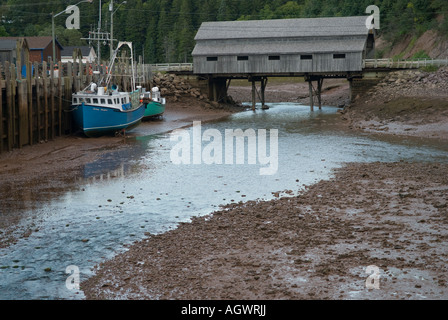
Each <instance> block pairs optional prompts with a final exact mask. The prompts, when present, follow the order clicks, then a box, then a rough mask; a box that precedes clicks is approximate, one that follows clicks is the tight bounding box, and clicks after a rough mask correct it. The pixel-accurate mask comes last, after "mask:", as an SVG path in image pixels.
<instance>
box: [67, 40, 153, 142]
mask: <svg viewBox="0 0 448 320" xmlns="http://www.w3.org/2000/svg"><path fill="white" fill-rule="evenodd" d="M123 45H127V46H129V48H130V49H131V58H130V60H131V63H132V78H131V81H132V91H131V92H120V91H119V90H118V87H117V86H116V85H112V86H111V87H110V88H109V84H110V82H111V79H112V75H113V65H114V62H115V58H116V57H117V53H118V50H119V49H120V47H121V46H123ZM132 57H133V53H132V43H131V42H122V41H120V42H119V43H118V46H117V49H116V50H115V51H114V55H113V57H112V59H111V62H110V65H109V68H108V70H109V73H108V74H107V78H106V80H105V81H104V85H103V80H102V79H101V80H99V81H98V84H97V83H91V84H90V85H89V86H88V87H87V88H85V89H84V90H82V91H79V92H76V93H74V94H73V95H72V109H71V110H72V112H73V118H74V121H75V123H76V125H77V127H78V128H80V129H81V130H82V131H83V132H84V134H85V135H86V136H88V137H93V136H99V135H106V134H114V133H117V132H119V131H123V130H130V129H132V128H134V127H135V126H137V125H138V124H139V123H140V122H141V120H142V118H143V116H144V113H145V104H143V103H142V102H140V95H141V93H142V91H144V89H141V88H138V89H135V76H134V65H133V59H132Z"/></svg>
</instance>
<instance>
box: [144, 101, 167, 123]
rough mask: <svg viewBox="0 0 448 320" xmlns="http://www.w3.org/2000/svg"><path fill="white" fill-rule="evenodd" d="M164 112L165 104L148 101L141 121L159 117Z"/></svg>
mask: <svg viewBox="0 0 448 320" xmlns="http://www.w3.org/2000/svg"><path fill="white" fill-rule="evenodd" d="M164 112H165V104H162V103H160V102H157V101H150V102H149V103H148V104H146V107H145V114H144V115H143V120H147V119H151V118H153V117H158V116H161V115H162V114H163V113H164Z"/></svg>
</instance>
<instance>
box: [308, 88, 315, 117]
mask: <svg viewBox="0 0 448 320" xmlns="http://www.w3.org/2000/svg"><path fill="white" fill-rule="evenodd" d="M308 88H309V91H310V110H311V111H314V99H313V82H312V81H311V80H308Z"/></svg>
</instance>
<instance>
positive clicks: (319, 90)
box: [317, 78, 324, 110]
mask: <svg viewBox="0 0 448 320" xmlns="http://www.w3.org/2000/svg"><path fill="white" fill-rule="evenodd" d="M323 83H324V78H319V79H317V100H318V103H319V110H321V109H322V84H323Z"/></svg>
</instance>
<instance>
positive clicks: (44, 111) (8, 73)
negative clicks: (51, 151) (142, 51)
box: [0, 61, 149, 153]
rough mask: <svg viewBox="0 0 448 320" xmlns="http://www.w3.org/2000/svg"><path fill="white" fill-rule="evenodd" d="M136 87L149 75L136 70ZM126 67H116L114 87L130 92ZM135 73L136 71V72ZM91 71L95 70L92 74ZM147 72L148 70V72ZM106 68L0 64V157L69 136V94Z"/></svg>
mask: <svg viewBox="0 0 448 320" xmlns="http://www.w3.org/2000/svg"><path fill="white" fill-rule="evenodd" d="M140 67H141V68H140V70H141V73H140V81H139V83H138V84H139V85H142V86H146V83H145V82H149V74H148V76H144V75H145V70H144V66H143V65H142V66H140ZM125 68H128V66H126V65H123V66H121V67H120V66H116V69H114V74H117V75H119V76H114V81H113V83H114V84H117V85H119V86H120V91H121V90H124V91H129V90H131V77H130V76H125V75H130V74H131V72H129V70H127V69H126V70H125ZM136 69H138V68H136ZM92 70H97V72H93V71H92ZM148 70H149V68H148ZM106 72H107V68H106V67H104V66H103V65H102V66H95V65H90V64H89V63H78V62H75V63H72V62H68V63H64V64H62V63H61V62H59V63H58V64H57V65H55V64H54V63H53V62H51V61H50V62H49V63H47V62H43V63H41V64H38V63H28V64H27V65H26V66H23V67H20V66H19V67H16V66H15V65H14V64H12V63H9V62H5V63H4V64H3V65H2V64H0V153H2V152H5V151H11V150H13V149H14V148H22V147H23V146H25V145H33V144H37V143H40V142H42V141H48V140H52V139H54V138H56V137H58V136H63V135H67V134H72V133H74V132H75V130H76V129H75V128H74V125H73V121H72V116H71V113H70V105H71V98H72V93H73V92H76V91H79V90H82V89H84V88H86V87H87V86H88V85H89V84H90V83H91V82H96V81H98V80H99V79H100V78H102V77H103V76H104V75H105V74H106Z"/></svg>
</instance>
